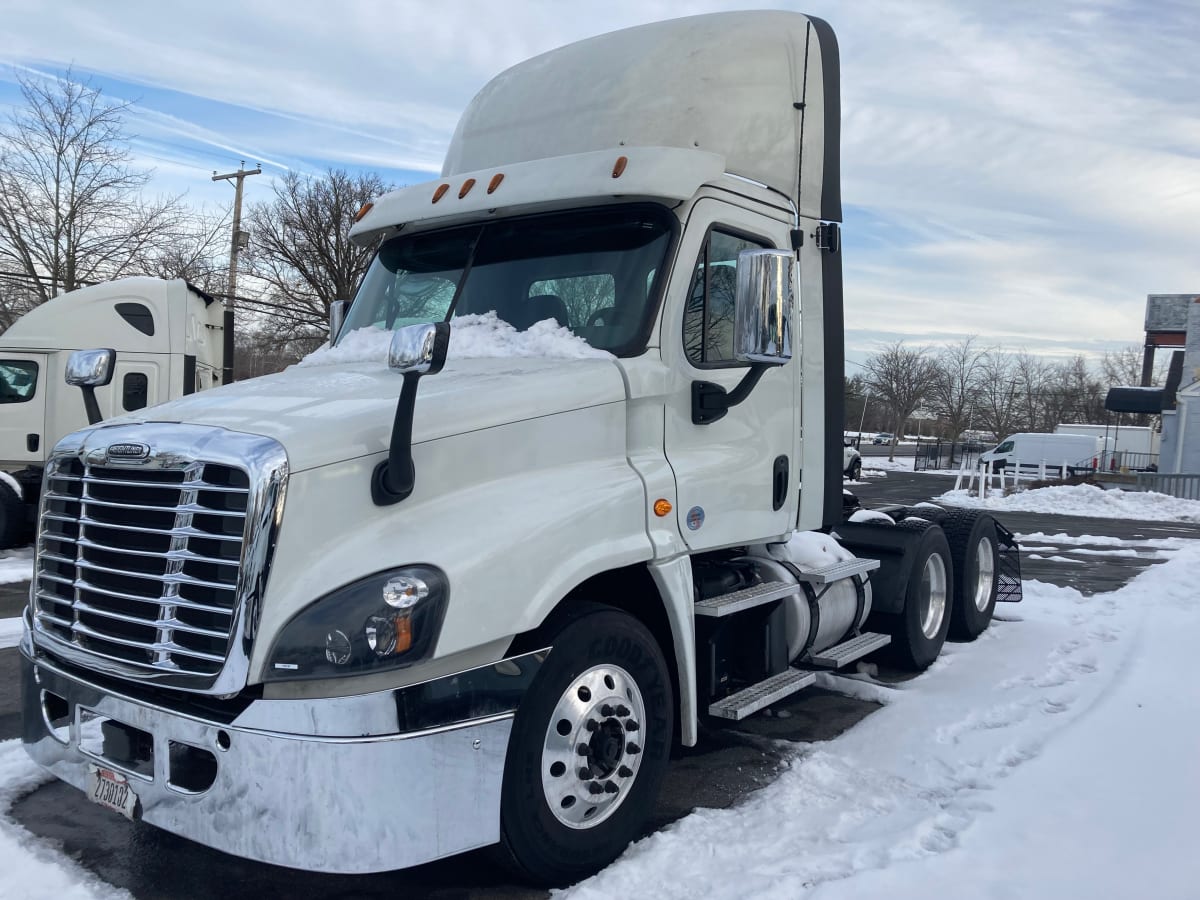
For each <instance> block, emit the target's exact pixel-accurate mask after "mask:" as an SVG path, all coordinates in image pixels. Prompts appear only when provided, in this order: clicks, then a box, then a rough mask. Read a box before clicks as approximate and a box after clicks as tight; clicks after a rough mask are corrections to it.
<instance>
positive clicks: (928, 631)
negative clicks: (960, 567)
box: [921, 553, 946, 639]
mask: <svg viewBox="0 0 1200 900" xmlns="http://www.w3.org/2000/svg"><path fill="white" fill-rule="evenodd" d="M945 618H946V562H945V560H943V559H942V557H941V555H940V554H938V553H934V554H932V555H931V556H930V557H929V559H927V560H925V568H924V570H922V572H921V633H922V634H924V635H925V637H927V638H930V639H932V638H934V637H936V636H937V633H938V631H939V630H941V627H942V620H943V619H945Z"/></svg>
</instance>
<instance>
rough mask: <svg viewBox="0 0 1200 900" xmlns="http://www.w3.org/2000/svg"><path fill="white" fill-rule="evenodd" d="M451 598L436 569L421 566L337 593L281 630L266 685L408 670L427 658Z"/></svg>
mask: <svg viewBox="0 0 1200 900" xmlns="http://www.w3.org/2000/svg"><path fill="white" fill-rule="evenodd" d="M449 594H450V587H449V583H448V582H447V580H446V576H445V574H444V573H442V571H441V570H440V569H435V568H434V567H433V566H419V565H418V566H405V567H404V568H402V569H390V570H388V571H386V572H379V573H377V574H375V575H371V576H368V577H367V578H363V579H361V580H359V581H355V582H353V583H352V584H348V585H346V586H345V587H342V588H338V589H337V590H336V591H334V592H333V593H331V594H327V595H326V596H324V597H322V598H321V599H320V600H318V601H316V602H315V603H313V604H312V605H310V606H308V607H306V608H305V609H303V610H301V611H300V612H299V613H297V614H296V616H295V618H293V619H292V620H291V621H290V622H288V623H287V625H285V626H284V627H283V630H282V631H280V632H279V636H278V637H276V638H275V643H274V644H273V645H272V647H271V652H270V654H269V655H268V657H267V659H268V662H267V671H266V674H265V678H266V680H267V681H290V680H298V679H306V678H338V677H341V676H344V675H361V674H363V673H365V672H376V671H382V670H387V669H396V668H401V667H403V666H409V665H412V664H413V663H415V662H418V661H420V660H422V659H425V658H426V657H427V656H428V655H429V654H430V652H431V651H432V650H433V645H434V642H435V641H436V640H437V636H438V633H439V632H440V631H441V627H442V619H443V617H444V616H445V613H446V602H447V600H448V599H449Z"/></svg>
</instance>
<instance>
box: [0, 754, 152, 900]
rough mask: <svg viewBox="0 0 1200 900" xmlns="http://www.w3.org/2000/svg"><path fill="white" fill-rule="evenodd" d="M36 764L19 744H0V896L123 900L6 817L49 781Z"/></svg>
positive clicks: (119, 893)
mask: <svg viewBox="0 0 1200 900" xmlns="http://www.w3.org/2000/svg"><path fill="white" fill-rule="evenodd" d="M50 780H51V777H50V775H48V774H47V773H46V772H43V771H42V770H41V769H40V768H39V767H38V766H36V765H34V763H33V760H31V759H30V758H29V756H28V755H27V754H26V753H25V749H24V748H23V747H22V746H21V741H20V740H11V741H3V742H0V859H2V860H4V869H3V871H2V872H0V896H3V897H13V898H16V897H20V898H22V900H33V898H41V897H44V898H46V900H85V898H108V897H113V898H116V897H124V898H128V897H129V894H128V893H127V892H125V891H122V890H118V889H117V888H114V887H111V886H109V885H107V884H105V883H104V882H103V881H101V880H100V879H99V878H97V877H96V876H95V875H93V874H92V873H91V872H89V871H87V870H86V869H84V868H83V867H82V866H80V865H79V864H78V863H76V862H74V861H73V860H72V859H70V858H69V857H68V856H66V855H65V854H64V853H62V852H61V851H60V850H59V849H58V848H57V847H55V846H54V845H53V844H52V843H51V842H49V841H43V840H39V839H38V838H36V837H34V836H33V835H31V834H30V833H29V832H28V831H26V830H25V829H24V828H22V827H21V826H20V825H18V824H16V823H15V822H14V821H13V820H12V819H11V818H10V817H9V815H8V812H9V810H10V809H11V808H12V805H13V803H14V802H16V800H17V799H19V798H20V797H22V796H24V795H25V794H28V793H29V792H30V791H32V790H33V789H34V788H36V787H38V786H39V785H41V784H43V783H44V782H47V781H50Z"/></svg>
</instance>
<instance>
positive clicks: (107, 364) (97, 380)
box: [67, 349, 117, 388]
mask: <svg viewBox="0 0 1200 900" xmlns="http://www.w3.org/2000/svg"><path fill="white" fill-rule="evenodd" d="M116 361H117V351H116V350H107V349H100V350H76V351H75V352H74V353H72V354H71V355H70V356H69V357H67V384H70V385H74V386H75V387H93V388H97V387H104V386H105V385H106V384H108V383H109V382H110V381H112V377H113V369H114V368H115V364H116Z"/></svg>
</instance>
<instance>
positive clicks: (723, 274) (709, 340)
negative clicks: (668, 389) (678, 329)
mask: <svg viewBox="0 0 1200 900" xmlns="http://www.w3.org/2000/svg"><path fill="white" fill-rule="evenodd" d="M764 249H768V246H767V245H766V244H764V243H762V242H760V241H756V240H753V239H751V238H743V237H737V236H736V235H733V234H730V233H728V232H725V231H718V230H717V229H715V228H714V229H713V230H712V231H711V232H709V235H708V239H707V240H706V241H705V242H704V247H703V248H702V249H701V251H700V259H699V260H697V262H696V274H695V275H694V276H693V278H692V285H691V287H690V288H689V290H688V299H687V302H686V303H685V304H684V309H683V347H684V350H685V351H686V353H687V357H688V359H689V360H690V361H691V362H692V364H693V365H696V366H735V365H738V362H737V361H736V360H735V359H734V357H733V311H734V298H735V292H736V289H737V258H738V254H739V253H741V252H742V251H743V250H764Z"/></svg>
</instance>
